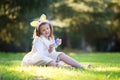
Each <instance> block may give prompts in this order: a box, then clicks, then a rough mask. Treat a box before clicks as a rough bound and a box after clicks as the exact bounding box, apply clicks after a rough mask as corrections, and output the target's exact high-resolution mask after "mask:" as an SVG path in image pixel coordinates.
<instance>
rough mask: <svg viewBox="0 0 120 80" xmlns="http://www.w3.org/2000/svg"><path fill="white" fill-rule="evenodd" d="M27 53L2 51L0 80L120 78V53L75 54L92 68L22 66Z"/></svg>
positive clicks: (72, 55) (112, 79)
mask: <svg viewBox="0 0 120 80" xmlns="http://www.w3.org/2000/svg"><path fill="white" fill-rule="evenodd" d="M24 55H25V53H17V54H13V53H7V54H5V53H2V52H1V53H0V80H120V53H113V54H111V53H106V54H104V53H96V54H91V53H90V54H73V53H70V56H71V57H73V58H74V59H76V60H78V61H79V62H80V63H81V64H84V65H86V64H88V63H90V64H92V68H90V69H85V70H82V69H75V68H73V69H61V68H53V67H21V66H20V64H21V60H22V58H23V56H24Z"/></svg>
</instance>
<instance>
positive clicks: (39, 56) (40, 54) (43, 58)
mask: <svg viewBox="0 0 120 80" xmlns="http://www.w3.org/2000/svg"><path fill="white" fill-rule="evenodd" d="M31 26H34V27H35V31H34V40H33V45H32V50H31V51H30V52H29V53H27V54H26V55H25V56H24V58H23V60H22V66H34V65H36V66H56V67H65V66H63V65H61V64H59V61H63V62H64V63H66V64H68V65H70V66H72V67H76V68H84V66H83V65H81V64H80V63H79V62H77V61H76V60H74V59H72V58H71V57H69V56H68V55H66V54H65V53H63V52H57V51H56V50H55V48H56V44H55V40H54V35H53V28H52V26H51V24H50V22H49V21H48V20H46V16H45V15H44V14H43V15H42V16H41V17H40V19H39V20H37V21H33V22H31ZM88 66H90V65H88Z"/></svg>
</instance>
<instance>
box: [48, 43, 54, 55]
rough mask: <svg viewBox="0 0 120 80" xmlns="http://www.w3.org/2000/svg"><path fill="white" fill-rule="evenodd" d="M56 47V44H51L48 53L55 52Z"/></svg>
mask: <svg viewBox="0 0 120 80" xmlns="http://www.w3.org/2000/svg"><path fill="white" fill-rule="evenodd" d="M54 47H55V44H54V43H53V44H51V45H50V46H49V49H48V52H49V53H51V52H52V51H53V49H54Z"/></svg>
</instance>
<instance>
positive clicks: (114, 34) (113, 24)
mask: <svg viewBox="0 0 120 80" xmlns="http://www.w3.org/2000/svg"><path fill="white" fill-rule="evenodd" d="M42 13H45V14H47V16H48V19H50V20H52V24H53V26H54V29H55V33H56V34H55V36H57V37H58V36H60V37H61V38H63V47H70V48H78V49H81V48H84V47H88V46H90V47H91V48H94V50H97V51H107V48H109V45H111V44H112V41H113V42H114V44H116V45H114V50H120V47H119V46H120V35H119V34H120V27H119V26H120V16H119V15H120V2H119V1H117V0H116V1H115V0H33V1H30V0H23V1H21V0H2V1H0V23H1V24H0V45H1V48H0V50H2V51H29V50H30V47H31V42H32V33H33V28H32V27H30V25H29V23H30V22H31V21H32V20H33V19H36V18H38V17H39V16H40V15H41V14H42ZM111 49H112V47H111V48H110V49H109V50H111ZM109 50H108V51H109Z"/></svg>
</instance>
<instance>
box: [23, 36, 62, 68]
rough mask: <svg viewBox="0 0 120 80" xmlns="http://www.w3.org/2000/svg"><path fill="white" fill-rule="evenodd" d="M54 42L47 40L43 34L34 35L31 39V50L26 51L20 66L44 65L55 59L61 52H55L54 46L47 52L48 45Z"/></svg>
mask: <svg viewBox="0 0 120 80" xmlns="http://www.w3.org/2000/svg"><path fill="white" fill-rule="evenodd" d="M52 43H54V40H52V39H50V40H47V39H46V38H45V37H44V36H42V35H41V36H40V37H35V38H34V40H33V46H32V50H31V51H30V52H29V53H27V54H26V55H25V56H24V58H23V60H22V66H28V65H38V66H40V65H46V64H47V63H49V62H50V61H52V60H53V61H56V60H57V57H58V55H59V54H61V52H56V50H55V48H54V50H53V52H51V53H49V52H48V49H49V45H50V44H52Z"/></svg>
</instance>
